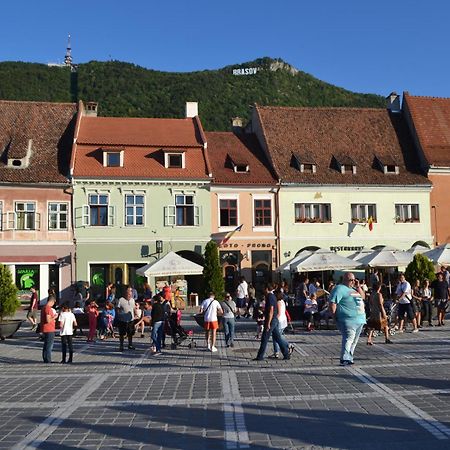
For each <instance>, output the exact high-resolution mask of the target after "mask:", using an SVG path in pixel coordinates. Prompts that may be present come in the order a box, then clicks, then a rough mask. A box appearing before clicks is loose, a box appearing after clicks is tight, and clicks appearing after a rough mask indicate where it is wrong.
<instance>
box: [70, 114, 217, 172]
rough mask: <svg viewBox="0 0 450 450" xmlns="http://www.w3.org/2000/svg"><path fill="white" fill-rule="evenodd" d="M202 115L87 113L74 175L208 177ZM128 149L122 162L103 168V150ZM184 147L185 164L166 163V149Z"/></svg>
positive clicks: (81, 125)
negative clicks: (168, 116)
mask: <svg viewBox="0 0 450 450" xmlns="http://www.w3.org/2000/svg"><path fill="white" fill-rule="evenodd" d="M204 142H205V137H204V132H203V129H202V126H201V123H200V120H199V119H198V117H194V118H187V119H159V118H123V117H83V118H82V119H81V121H80V129H79V133H78V138H77V145H76V152H75V158H74V162H73V176H74V177H87V178H110V177H116V178H139V179H171V178H176V179H208V178H209V176H208V175H209V173H210V169H209V165H208V160H207V150H206V149H204V148H203V144H204ZM110 149H111V150H117V151H119V150H123V151H124V164H123V167H104V166H103V151H104V150H110ZM171 149H173V150H174V152H179V151H184V152H185V168H182V169H176V168H170V169H168V168H166V167H165V164H164V152H168V151H170V150H171Z"/></svg>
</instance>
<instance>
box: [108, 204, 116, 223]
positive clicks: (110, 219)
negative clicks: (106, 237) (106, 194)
mask: <svg viewBox="0 0 450 450" xmlns="http://www.w3.org/2000/svg"><path fill="white" fill-rule="evenodd" d="M114 219H115V207H114V206H108V226H109V227H113V226H114Z"/></svg>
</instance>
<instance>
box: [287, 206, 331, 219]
mask: <svg viewBox="0 0 450 450" xmlns="http://www.w3.org/2000/svg"><path fill="white" fill-rule="evenodd" d="M294 214H295V222H296V223H328V222H331V204H330V203H295V205H294Z"/></svg>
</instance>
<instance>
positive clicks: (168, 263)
mask: <svg viewBox="0 0 450 450" xmlns="http://www.w3.org/2000/svg"><path fill="white" fill-rule="evenodd" d="M136 273H137V274H138V275H141V276H143V277H147V278H148V277H163V276H171V275H201V274H202V273H203V267H202V266H201V265H200V264H196V263H194V262H192V261H189V260H188V259H186V258H183V257H181V256H180V255H177V254H176V253H175V252H169V253H167V255H165V256H163V257H162V258H161V259H158V260H156V261H153V262H151V263H149V264H146V265H145V266H143V267H140V268H139V269H137V270H136Z"/></svg>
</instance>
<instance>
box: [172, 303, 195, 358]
mask: <svg viewBox="0 0 450 450" xmlns="http://www.w3.org/2000/svg"><path fill="white" fill-rule="evenodd" d="M168 325H169V334H170V336H171V337H172V343H171V344H170V348H171V349H176V348H177V347H178V346H179V345H181V344H182V343H183V342H184V341H186V340H187V341H188V344H187V346H188V347H189V348H193V347H197V344H196V343H195V341H194V337H193V332H192V330H189V331H186V330H185V329H184V328H183V327H182V326H181V311H180V310H177V311H176V312H174V313H171V314H170V316H169V320H168Z"/></svg>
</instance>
